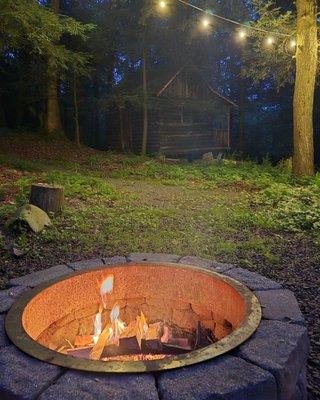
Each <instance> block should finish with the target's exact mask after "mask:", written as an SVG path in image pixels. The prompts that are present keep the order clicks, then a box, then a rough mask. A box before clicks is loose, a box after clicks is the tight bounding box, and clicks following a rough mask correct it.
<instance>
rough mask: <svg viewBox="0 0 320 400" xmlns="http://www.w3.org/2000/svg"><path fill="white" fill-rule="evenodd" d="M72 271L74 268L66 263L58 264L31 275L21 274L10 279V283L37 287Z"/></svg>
mask: <svg viewBox="0 0 320 400" xmlns="http://www.w3.org/2000/svg"><path fill="white" fill-rule="evenodd" d="M71 273H73V270H72V269H71V268H69V267H67V266H66V265H56V266H54V267H51V268H48V269H44V270H42V271H36V272H33V273H31V274H29V275H25V276H21V277H20V278H13V279H10V281H9V283H10V285H11V286H29V287H35V286H37V285H40V283H44V282H46V281H50V280H51V279H55V278H58V277H60V276H63V275H69V274H71Z"/></svg>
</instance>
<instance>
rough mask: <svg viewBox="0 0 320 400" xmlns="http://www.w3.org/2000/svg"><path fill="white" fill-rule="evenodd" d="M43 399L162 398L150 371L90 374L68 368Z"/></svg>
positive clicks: (135, 399)
mask: <svg viewBox="0 0 320 400" xmlns="http://www.w3.org/2000/svg"><path fill="white" fill-rule="evenodd" d="M39 399H40V400H109V399H110V400H113V399H115V400H159V397H158V392H157V389H156V386H155V379H154V377H153V376H152V375H151V374H140V375H138V374H130V375H125V374H123V375H119V374H117V375H112V374H107V375H106V374H90V373H81V372H78V371H68V372H67V373H66V374H65V375H63V376H62V377H61V378H60V379H58V381H57V382H56V383H55V384H54V385H52V386H50V387H49V388H48V389H47V390H45V391H44V392H43V393H42V395H41V396H40V398H39Z"/></svg>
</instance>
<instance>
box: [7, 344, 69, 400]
mask: <svg viewBox="0 0 320 400" xmlns="http://www.w3.org/2000/svg"><path fill="white" fill-rule="evenodd" d="M0 371H1V379H0V399H21V400H28V399H36V398H38V396H39V395H40V394H41V392H42V391H43V390H44V389H46V388H47V387H48V386H49V385H50V383H53V382H54V381H55V380H56V379H57V378H58V377H59V376H60V374H61V371H62V369H61V368H60V367H57V366H56V365H51V364H47V363H45V362H42V361H39V360H36V359H35V358H32V357H30V356H27V355H26V354H24V353H22V352H21V351H20V350H18V349H17V348H16V347H15V346H7V347H3V348H2V349H1V352H0Z"/></svg>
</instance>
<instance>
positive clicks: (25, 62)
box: [0, 0, 94, 131]
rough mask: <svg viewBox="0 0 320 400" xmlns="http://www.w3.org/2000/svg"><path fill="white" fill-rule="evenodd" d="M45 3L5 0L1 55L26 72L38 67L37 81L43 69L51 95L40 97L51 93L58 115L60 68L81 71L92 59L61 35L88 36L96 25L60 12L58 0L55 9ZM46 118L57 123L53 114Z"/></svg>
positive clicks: (0, 21) (0, 15)
mask: <svg viewBox="0 0 320 400" xmlns="http://www.w3.org/2000/svg"><path fill="white" fill-rule="evenodd" d="M43 3H45V2H44V1H42V2H39V1H37V0H31V1H30V0H1V10H0V56H1V58H2V60H3V62H4V63H7V64H8V65H10V64H14V65H18V67H19V68H18V69H21V70H22V71H23V73H25V71H26V70H27V71H28V68H29V67H30V66H33V70H34V71H37V73H34V74H33V75H34V76H33V77H32V75H31V79H33V82H35V81H37V80H39V76H38V74H39V71H41V75H42V78H43V79H42V80H43V81H45V82H49V85H48V90H49V92H50V95H49V96H47V94H45V93H41V94H40V93H39V96H38V98H41V99H42V98H46V97H48V98H49V99H50V100H48V103H50V104H48V107H47V108H48V109H49V110H50V111H49V114H50V115H58V113H59V108H58V103H57V100H58V99H57V95H58V93H57V84H56V83H57V79H58V78H57V71H60V73H61V72H62V71H66V70H69V69H70V70H72V71H73V70H75V72H76V73H77V74H78V75H81V74H83V73H84V72H85V71H87V69H88V62H89V58H88V55H87V54H84V53H83V52H79V51H73V50H70V49H69V48H68V44H67V43H65V44H62V43H61V38H63V37H68V39H69V40H68V41H70V38H72V37H76V38H78V39H80V40H86V39H87V36H88V33H89V32H90V31H91V30H92V29H93V28H94V25H92V24H83V23H81V22H78V21H76V20H75V19H73V18H70V17H67V16H63V15H58V14H57V10H58V6H59V1H58V0H54V1H53V3H52V6H53V7H54V12H53V11H52V10H50V9H49V8H47V7H45V5H44V4H43ZM42 66H43V68H41V67H42ZM11 69H12V67H11ZM30 71H31V70H30ZM30 71H29V72H30ZM22 83H23V82H22ZM20 86H21V85H19V88H20ZM34 86H36V85H34ZM46 120H47V123H46V124H45V125H47V126H49V127H55V126H57V125H56V124H51V123H49V122H50V121H52V118H49V121H48V118H46ZM51 130H52V129H51V128H50V131H51Z"/></svg>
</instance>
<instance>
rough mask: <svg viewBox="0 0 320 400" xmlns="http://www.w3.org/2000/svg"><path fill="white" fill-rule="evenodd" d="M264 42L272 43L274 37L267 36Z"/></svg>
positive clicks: (269, 44)
mask: <svg viewBox="0 0 320 400" xmlns="http://www.w3.org/2000/svg"><path fill="white" fill-rule="evenodd" d="M266 43H267V45H268V46H271V45H273V43H274V38H273V37H272V36H268V37H267V39H266Z"/></svg>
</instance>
